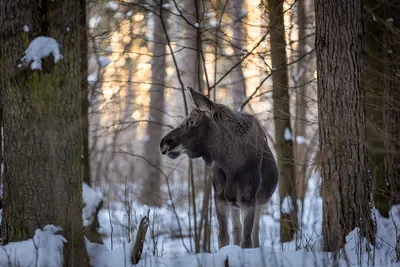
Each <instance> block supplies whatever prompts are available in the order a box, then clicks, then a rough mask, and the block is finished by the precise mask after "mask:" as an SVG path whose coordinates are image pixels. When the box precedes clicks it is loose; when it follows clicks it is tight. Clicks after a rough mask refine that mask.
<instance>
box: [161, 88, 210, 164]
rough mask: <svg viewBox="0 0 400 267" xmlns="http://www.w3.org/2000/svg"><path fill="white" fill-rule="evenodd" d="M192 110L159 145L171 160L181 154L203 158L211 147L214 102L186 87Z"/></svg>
mask: <svg viewBox="0 0 400 267" xmlns="http://www.w3.org/2000/svg"><path fill="white" fill-rule="evenodd" d="M188 90H189V95H190V96H191V99H192V102H193V105H194V109H193V110H192V111H191V113H190V114H189V116H188V117H187V118H185V120H184V121H183V122H182V123H181V124H180V125H178V126H177V127H176V128H175V129H173V130H172V131H171V132H169V133H168V134H167V135H165V136H164V138H163V139H162V140H161V143H160V151H161V153H162V154H163V155H167V156H168V157H170V158H171V159H176V158H178V157H179V156H180V155H182V154H183V153H185V154H187V155H188V157H190V158H198V157H201V156H203V155H204V154H205V153H206V151H207V150H208V149H209V147H210V146H211V137H212V136H213V112H214V110H215V108H216V105H217V104H215V103H214V102H212V101H211V100H210V99H208V98H207V97H206V96H205V95H203V94H201V93H199V92H196V91H195V90H194V89H193V88H191V87H188Z"/></svg>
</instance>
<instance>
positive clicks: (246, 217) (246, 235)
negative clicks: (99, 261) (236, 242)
mask: <svg viewBox="0 0 400 267" xmlns="http://www.w3.org/2000/svg"><path fill="white" fill-rule="evenodd" d="M254 215H255V205H248V206H246V207H244V210H243V234H242V241H241V243H240V246H241V247H242V248H251V247H252V242H251V234H252V232H253V223H254V217H255V216H254Z"/></svg>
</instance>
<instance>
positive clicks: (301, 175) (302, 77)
mask: <svg viewBox="0 0 400 267" xmlns="http://www.w3.org/2000/svg"><path fill="white" fill-rule="evenodd" d="M305 2H306V1H305V0H299V1H298V2H297V26H298V29H299V37H298V38H299V41H298V48H297V57H298V58H302V59H300V60H299V62H298V64H297V70H296V71H297V73H296V74H295V79H294V80H295V86H300V87H298V88H297V89H296V93H295V94H296V121H295V131H294V133H295V138H294V141H295V144H294V147H295V152H296V153H295V157H296V160H295V162H296V181H297V192H298V198H299V199H301V200H302V201H303V200H304V196H305V193H306V189H307V177H306V150H307V146H306V144H305V143H304V142H302V143H300V142H297V136H299V137H300V136H301V137H303V138H304V139H305V140H307V132H306V120H307V118H306V112H307V100H306V91H307V90H306V89H307V86H306V85H304V84H306V83H307V82H308V78H309V76H308V75H307V74H308V70H307V66H308V65H309V63H310V62H309V61H308V60H307V58H303V57H304V55H305V52H306V49H305V48H306V41H307V40H306V26H307V24H306V6H305ZM307 61H308V62H307Z"/></svg>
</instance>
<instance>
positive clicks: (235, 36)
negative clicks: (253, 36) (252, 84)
mask: <svg viewBox="0 0 400 267" xmlns="http://www.w3.org/2000/svg"><path fill="white" fill-rule="evenodd" d="M242 8H243V0H232V1H229V13H230V15H231V19H232V40H231V45H232V48H233V50H234V51H235V56H234V57H233V60H234V62H233V64H236V63H237V62H238V61H239V60H240V59H241V57H242V55H243V43H244V41H245V35H244V29H243V22H242V15H241V12H242ZM231 77H232V84H233V85H232V89H231V90H232V98H233V107H234V108H239V107H240V106H241V104H242V103H243V101H244V100H245V98H246V83H245V80H244V76H243V71H242V64H239V65H238V66H236V68H234V69H233V70H232V73H231Z"/></svg>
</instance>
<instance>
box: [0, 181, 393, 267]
mask: <svg viewBox="0 0 400 267" xmlns="http://www.w3.org/2000/svg"><path fill="white" fill-rule="evenodd" d="M317 185H318V176H316V175H314V176H312V177H311V178H310V180H309V188H308V192H307V194H306V197H305V203H304V211H303V212H300V213H302V214H303V215H302V216H301V218H302V227H301V231H299V233H298V235H297V238H296V240H295V241H292V242H289V243H284V244H282V243H280V242H279V207H278V205H277V203H278V196H277V194H275V195H274V197H273V199H272V200H271V203H270V204H269V205H267V207H266V208H265V210H264V213H263V216H262V218H261V231H260V242H261V247H260V248H257V249H241V248H240V247H238V246H234V245H230V246H227V247H224V248H222V249H221V250H218V248H217V238H216V237H217V229H218V228H217V223H216V220H215V215H213V220H212V227H211V229H212V234H211V242H212V246H211V248H212V249H211V251H212V253H200V254H197V255H196V254H194V253H193V252H188V251H187V250H186V249H185V247H184V246H183V244H182V243H183V242H184V243H185V246H186V247H188V248H190V247H191V246H192V247H193V244H190V240H189V238H184V239H183V240H181V239H179V238H171V236H173V233H176V231H177V230H178V228H177V223H176V217H175V214H174V213H173V212H172V210H171V207H170V204H171V203H167V204H166V205H165V206H164V207H162V208H159V209H156V210H151V212H150V221H151V222H150V229H152V231H148V233H147V237H146V241H145V244H144V251H143V254H142V258H141V260H140V262H139V264H138V265H137V266H146V267H147V266H160V267H161V266H171V267H179V266H182V267H184V266H399V267H400V263H396V237H397V236H399V234H400V232H399V231H400V205H397V206H394V207H392V210H391V217H390V218H383V217H381V216H380V215H379V213H378V212H377V211H374V215H375V217H376V223H377V238H376V240H377V242H376V245H375V246H372V245H370V244H368V242H367V241H366V240H365V239H364V238H361V237H360V235H359V231H358V229H355V230H354V231H352V232H351V233H350V234H349V235H348V236H347V238H346V241H347V243H346V246H345V248H344V249H342V250H341V251H340V253H337V254H336V255H333V254H332V253H325V252H322V250H321V248H322V236H321V229H322V227H321V224H322V201H321V198H320V197H319V192H318V187H317ZM181 187H182V185H181ZM121 189H122V188H121ZM125 189H126V188H125ZM83 192H84V198H85V201H84V202H85V208H86V210H85V214H86V215H85V216H84V218H83V219H84V222H87V221H88V220H90V219H89V217H90V216H89V215H88V214H89V213H90V211H91V212H93V211H94V210H95V205H92V204H93V203H98V202H99V201H100V199H101V194H99V193H97V192H95V191H93V190H91V189H90V188H88V187H87V186H86V185H83ZM200 201H201V199H199V202H200ZM92 202H93V203H92ZM91 203H92V204H91ZM289 204H290V203H289ZM103 207H104V208H103V210H101V212H100V213H99V222H100V225H101V228H100V231H101V232H102V234H103V235H104V236H105V237H104V243H105V245H99V244H92V243H90V242H89V241H88V240H86V247H87V250H88V253H89V257H90V259H91V264H92V266H95V267H106V266H109V267H111V266H117V267H118V266H131V264H130V258H131V250H132V244H133V243H134V242H133V241H134V240H135V235H136V227H137V225H138V223H139V221H140V219H141V218H142V216H144V215H145V214H147V211H148V209H149V208H148V207H147V206H138V205H137V204H136V201H135V200H131V201H127V199H125V204H121V202H107V201H105V205H104V206H103ZM187 210H188V209H187V207H180V208H178V209H177V214H178V217H179V219H180V223H181V226H182V228H183V229H184V231H185V233H187V229H188V228H187V227H188V223H189V222H188V218H189V216H188V211H187ZM128 214H130V215H129V216H128ZM57 230H58V228H57V227H55V226H47V227H45V228H44V229H43V231H42V230H37V232H36V234H35V237H34V241H35V242H33V240H32V239H31V240H27V241H23V242H17V243H11V244H9V245H7V246H5V247H2V249H0V266H42V265H41V264H42V263H45V261H46V259H47V260H48V261H49V263H50V264H49V265H46V266H58V263H59V260H60V258H59V254H58V253H57V252H58V251H59V250H60V246H62V244H63V242H65V240H64V239H63V237H61V236H60V235H57ZM150 232H153V233H154V238H151V236H150ZM37 259H38V260H37ZM226 261H227V262H228V264H229V265H226ZM36 263H38V264H36ZM43 266H44V265H43Z"/></svg>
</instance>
